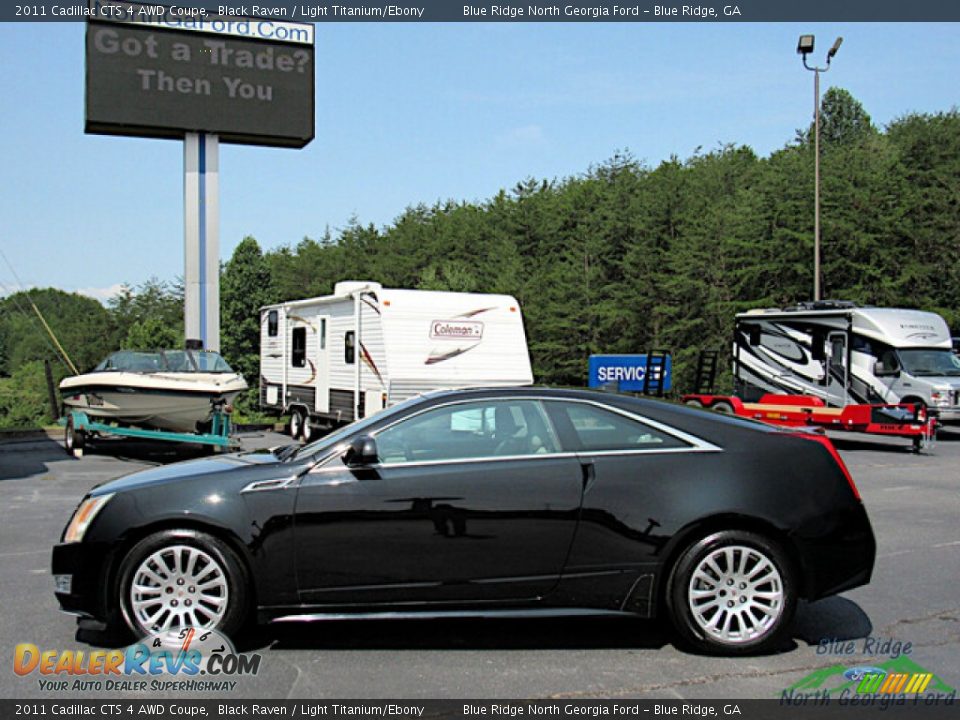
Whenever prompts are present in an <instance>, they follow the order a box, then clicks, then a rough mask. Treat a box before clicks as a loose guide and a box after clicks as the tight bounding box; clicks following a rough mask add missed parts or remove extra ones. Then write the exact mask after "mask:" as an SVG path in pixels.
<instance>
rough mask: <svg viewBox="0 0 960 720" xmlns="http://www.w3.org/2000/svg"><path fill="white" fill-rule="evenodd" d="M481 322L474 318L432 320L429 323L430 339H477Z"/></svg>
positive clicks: (481, 335)
mask: <svg viewBox="0 0 960 720" xmlns="http://www.w3.org/2000/svg"><path fill="white" fill-rule="evenodd" d="M482 337H483V323H482V322H478V321H476V320H434V321H433V322H431V323H430V339H431V340H479V339H480V338H482Z"/></svg>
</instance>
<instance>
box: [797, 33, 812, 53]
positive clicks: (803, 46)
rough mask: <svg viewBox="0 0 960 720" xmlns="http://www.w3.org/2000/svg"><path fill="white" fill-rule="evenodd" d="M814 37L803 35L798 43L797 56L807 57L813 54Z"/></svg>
mask: <svg viewBox="0 0 960 720" xmlns="http://www.w3.org/2000/svg"><path fill="white" fill-rule="evenodd" d="M813 40H814V37H813V35H801V36H800V40H799V41H798V42H797V55H807V54H809V53H812V52H813Z"/></svg>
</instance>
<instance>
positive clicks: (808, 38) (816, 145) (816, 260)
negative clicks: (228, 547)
mask: <svg viewBox="0 0 960 720" xmlns="http://www.w3.org/2000/svg"><path fill="white" fill-rule="evenodd" d="M813 41H814V37H813V35H801V36H800V40H799V42H797V54H798V55H803V66H804V67H805V68H806V69H807V70H810V71H812V72H813V299H814V301H817V300H819V299H820V73H822V72H827V70H829V69H830V61H831V60H833V56H834V55H836V54H837V50H839V49H840V43H842V42H843V38H842V37H838V38H837V39H836V40H835V41H834V43H833V47H831V48H830V50H829V51H828V52H827V64H826V66H825V67H810V66H809V65H807V55H808V54H809V53H812V52H813Z"/></svg>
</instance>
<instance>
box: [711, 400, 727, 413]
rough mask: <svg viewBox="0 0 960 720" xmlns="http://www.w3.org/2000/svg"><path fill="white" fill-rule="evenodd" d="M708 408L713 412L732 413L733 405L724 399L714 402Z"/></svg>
mask: <svg viewBox="0 0 960 720" xmlns="http://www.w3.org/2000/svg"><path fill="white" fill-rule="evenodd" d="M710 409H711V410H713V411H714V412H718V413H720V414H721V415H733V405H731V404H730V403H728V402H727V401H726V400H720V401H719V402H715V403H714V404H713V405H711V406H710Z"/></svg>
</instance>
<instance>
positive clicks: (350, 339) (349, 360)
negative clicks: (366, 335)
mask: <svg viewBox="0 0 960 720" xmlns="http://www.w3.org/2000/svg"><path fill="white" fill-rule="evenodd" d="M355 339H356V334H355V333H354V331H353V330H351V331H350V332H348V333H347V334H346V335H344V336H343V361H344V362H345V363H346V364H347V365H353V362H354V360H355V359H356V357H357V352H356V347H355V345H356V340H355Z"/></svg>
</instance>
